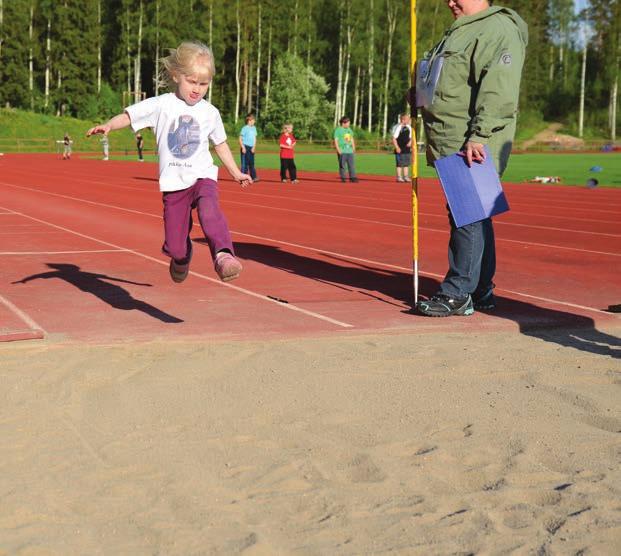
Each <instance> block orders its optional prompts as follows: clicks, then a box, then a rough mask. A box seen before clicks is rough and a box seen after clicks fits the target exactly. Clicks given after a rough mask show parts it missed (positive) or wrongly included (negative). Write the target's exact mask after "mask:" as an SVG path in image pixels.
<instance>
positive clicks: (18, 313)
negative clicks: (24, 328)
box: [0, 295, 47, 336]
mask: <svg viewBox="0 0 621 556" xmlns="http://www.w3.org/2000/svg"><path fill="white" fill-rule="evenodd" d="M0 303H2V304H3V305H4V306H5V307H7V308H8V309H9V311H11V312H12V313H13V314H14V315H16V316H17V317H18V318H19V319H20V320H21V321H23V322H25V323H26V324H27V325H28V326H29V327H30V329H31V330H32V331H34V332H39V331H40V332H42V333H43V335H44V336H47V332H46V331H45V329H44V328H43V327H42V326H40V325H39V324H37V322H35V320H34V319H32V318H31V317H30V316H29V315H27V314H26V313H24V311H22V310H21V309H20V308H19V307H17V306H16V305H15V304H13V303H11V302H10V301H9V300H8V299H7V298H6V297H4V296H3V295H0Z"/></svg>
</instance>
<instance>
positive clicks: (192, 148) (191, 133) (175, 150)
mask: <svg viewBox="0 0 621 556" xmlns="http://www.w3.org/2000/svg"><path fill="white" fill-rule="evenodd" d="M200 135H201V127H200V125H199V124H198V122H196V121H195V120H194V118H193V117H192V116H188V115H187V114H185V115H183V116H179V125H178V126H177V129H176V130H175V122H174V121H173V122H172V123H171V124H170V129H169V130H168V148H169V150H170V154H172V155H173V156H174V157H175V158H189V157H190V156H192V155H193V154H194V153H195V152H196V149H198V146H199V144H200Z"/></svg>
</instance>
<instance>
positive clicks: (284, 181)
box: [280, 180, 289, 183]
mask: <svg viewBox="0 0 621 556" xmlns="http://www.w3.org/2000/svg"><path fill="white" fill-rule="evenodd" d="M280 181H281V182H282V183H287V182H288V181H289V180H280Z"/></svg>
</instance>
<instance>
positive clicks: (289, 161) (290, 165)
mask: <svg viewBox="0 0 621 556" xmlns="http://www.w3.org/2000/svg"><path fill="white" fill-rule="evenodd" d="M279 144H280V181H281V182H282V183H287V172H289V178H290V179H291V183H298V175H297V168H296V167H295V161H294V160H293V149H294V148H295V144H296V140H295V137H294V135H293V125H292V124H285V125H283V126H282V135H281V136H280V141H279Z"/></svg>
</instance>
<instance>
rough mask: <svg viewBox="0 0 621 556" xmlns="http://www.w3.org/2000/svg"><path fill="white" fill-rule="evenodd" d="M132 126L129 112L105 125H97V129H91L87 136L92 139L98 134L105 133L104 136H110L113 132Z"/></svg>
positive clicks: (115, 117) (119, 115)
mask: <svg viewBox="0 0 621 556" xmlns="http://www.w3.org/2000/svg"><path fill="white" fill-rule="evenodd" d="M130 124H131V120H130V119H129V115H128V114H127V112H123V113H122V114H118V115H117V116H114V118H111V119H110V120H108V121H107V122H106V123H105V124H100V125H96V126H95V127H91V128H90V129H89V130H88V131H87V132H86V136H87V137H90V136H91V135H94V134H96V133H103V134H104V135H108V133H110V132H111V131H115V130H117V129H123V128H124V127H127V126H129V125H130Z"/></svg>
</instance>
